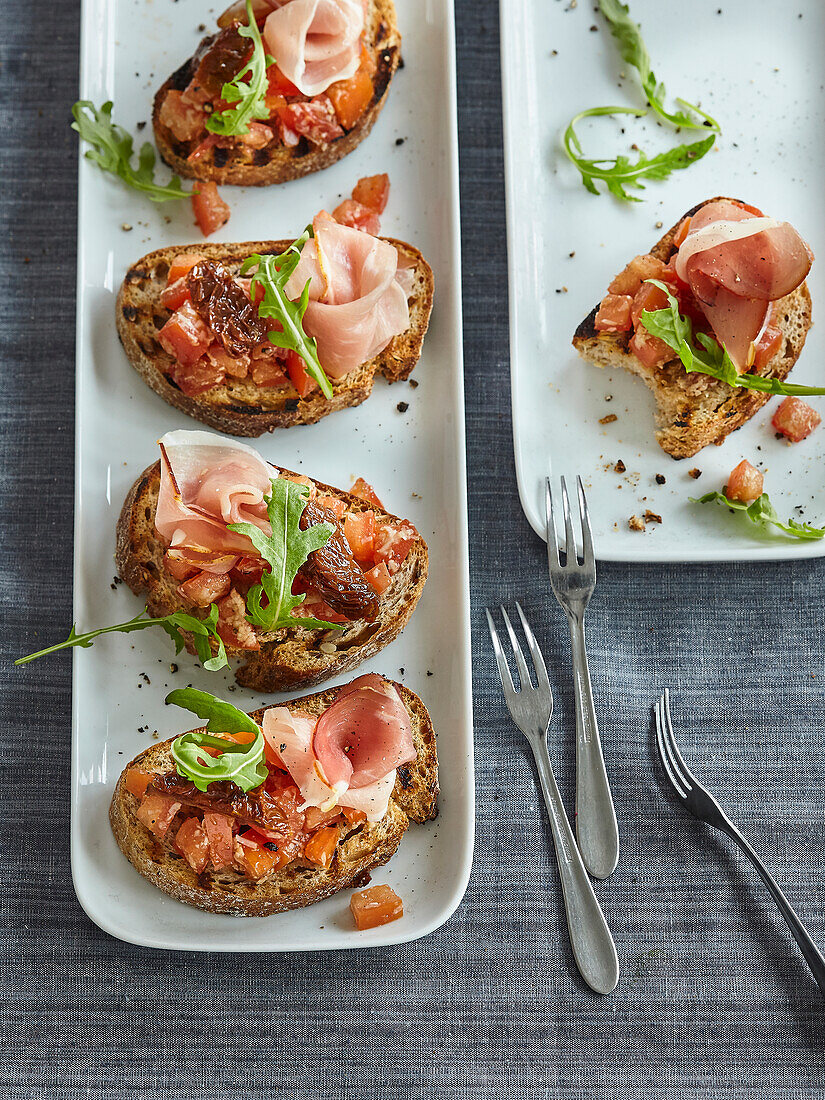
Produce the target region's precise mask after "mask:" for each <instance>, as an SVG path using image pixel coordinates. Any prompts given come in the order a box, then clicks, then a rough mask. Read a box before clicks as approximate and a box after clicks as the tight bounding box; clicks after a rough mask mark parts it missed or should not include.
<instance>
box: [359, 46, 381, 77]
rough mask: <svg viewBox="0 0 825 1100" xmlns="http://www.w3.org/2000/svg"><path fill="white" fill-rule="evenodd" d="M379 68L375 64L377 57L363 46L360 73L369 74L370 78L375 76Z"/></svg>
mask: <svg viewBox="0 0 825 1100" xmlns="http://www.w3.org/2000/svg"><path fill="white" fill-rule="evenodd" d="M377 67H378V66H377V65H376V63H375V55H374V54H373V52H372V50H370V49H368V48H367V46H366V45H365V44H363V43H362V45H361V60H360V61H359V63H358V71H359V72H362V73H369V75H370V76H374V75H375V70H376V68H377Z"/></svg>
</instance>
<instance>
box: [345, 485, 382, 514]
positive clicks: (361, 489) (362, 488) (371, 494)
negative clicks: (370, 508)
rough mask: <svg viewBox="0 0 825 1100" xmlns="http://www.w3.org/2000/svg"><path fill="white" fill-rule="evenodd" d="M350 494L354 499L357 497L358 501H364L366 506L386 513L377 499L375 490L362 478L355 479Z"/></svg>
mask: <svg viewBox="0 0 825 1100" xmlns="http://www.w3.org/2000/svg"><path fill="white" fill-rule="evenodd" d="M350 492H351V493H352V495H353V496H354V497H358V499H359V500H365V501H366V502H367V504H374V505H375V507H376V508H380V509H381V511H382V512H385V511H386V508H385V507H384V505H383V504H382V503H381V501H380V500H379V499H378V494H377V493H376V491H375V489H373V487H372V486H371V485H370V483H369V482H368V481H365V480H364V478H362V477H357V478H356V479H355V481H353V483H352V488H351V489H350Z"/></svg>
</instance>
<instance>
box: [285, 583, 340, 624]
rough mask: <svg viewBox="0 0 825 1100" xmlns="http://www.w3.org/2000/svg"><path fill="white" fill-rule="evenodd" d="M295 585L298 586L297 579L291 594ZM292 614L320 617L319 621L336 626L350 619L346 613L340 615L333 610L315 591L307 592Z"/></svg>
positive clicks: (302, 617) (296, 616)
mask: <svg viewBox="0 0 825 1100" xmlns="http://www.w3.org/2000/svg"><path fill="white" fill-rule="evenodd" d="M296 587H298V588H300V582H299V581H297V582H296V584H293V586H292V592H293V594H296V592H295V589H296ZM292 614H293V616H294V617H295V618H297V619H305V618H312V619H320V620H321V622H324V623H334V624H335V625H336V626H337V625H339V624H341V623H348V622H349V621H350V620H349V619H348V618H347V617H346V615H341V614H340V613H339V612H338V611H333V609H332V608H331V607H330V606H329V604H328V603H327V602H326V601H325V600H323V599H322V598H321V596H320V594H319V593H318V592H315V591H311V592H307V593H306V599H305V600H304V602H303V603H302V604H299V605H298V607H296V608H295V610H294V611H293V612H292Z"/></svg>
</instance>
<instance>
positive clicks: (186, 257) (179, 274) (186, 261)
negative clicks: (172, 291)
mask: <svg viewBox="0 0 825 1100" xmlns="http://www.w3.org/2000/svg"><path fill="white" fill-rule="evenodd" d="M204 258H205V257H204V256H202V255H200V254H199V253H197V252H181V254H180V255H179V256H176V257H175V258H174V260H172V263H171V264H170V265H169V274H168V275H167V276H166V285H167V287H170V286H171V285H172V283H176V282H177V281H178V279H182V278H183V277H184V275H188V274H189V272H190V271H191V270H192V268H193V267H195V265H196V264H199V263H200V262H201V260H203V259H204Z"/></svg>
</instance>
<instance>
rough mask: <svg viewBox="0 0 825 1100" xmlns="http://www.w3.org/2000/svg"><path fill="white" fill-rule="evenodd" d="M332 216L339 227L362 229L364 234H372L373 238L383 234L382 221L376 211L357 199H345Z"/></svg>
mask: <svg viewBox="0 0 825 1100" xmlns="http://www.w3.org/2000/svg"><path fill="white" fill-rule="evenodd" d="M332 216H333V218H335V220H336V221H337V222H338V224H339V225H348V226H350V228H352V229H360V230H361V231H362V232H363V233H371V234H372V235H373V237H375V236H376V235H377V234H378V233H380V232H381V219H380V218H379V217H378V215H377V214H376V213H375V211H374V210H370V208H369V207H368V206H364V205H363V203H360V202H356V201H355V199H344V201H343V202H342V203H339V205H338V206H336V207H335V209H334V210H333V212H332Z"/></svg>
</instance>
